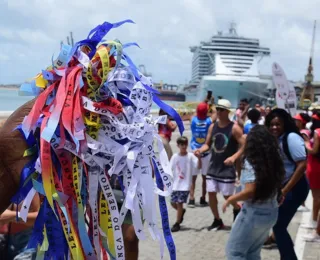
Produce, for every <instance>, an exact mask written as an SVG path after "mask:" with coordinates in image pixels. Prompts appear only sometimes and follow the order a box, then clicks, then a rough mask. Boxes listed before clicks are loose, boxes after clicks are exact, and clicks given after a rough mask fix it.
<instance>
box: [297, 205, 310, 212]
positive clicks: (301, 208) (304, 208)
mask: <svg viewBox="0 0 320 260" xmlns="http://www.w3.org/2000/svg"><path fill="white" fill-rule="evenodd" d="M298 211H299V212H309V211H310V209H308V208H307V207H306V206H302V205H301V206H300V207H299V208H298Z"/></svg>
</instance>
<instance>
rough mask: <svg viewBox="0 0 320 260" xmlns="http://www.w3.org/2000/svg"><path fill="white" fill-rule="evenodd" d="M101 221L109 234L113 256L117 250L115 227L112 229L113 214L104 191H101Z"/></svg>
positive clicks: (104, 230) (109, 243)
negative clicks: (114, 234)
mask: <svg viewBox="0 0 320 260" xmlns="http://www.w3.org/2000/svg"><path fill="white" fill-rule="evenodd" d="M99 209H100V210H99V213H100V216H99V221H100V227H101V229H102V231H103V232H104V233H105V234H106V236H107V241H108V249H109V251H110V253H111V254H112V256H113V257H114V256H115V255H116V251H115V243H114V236H113V229H112V222H111V214H110V211H109V207H108V202H107V200H106V198H105V197H104V195H103V192H100V203H99Z"/></svg>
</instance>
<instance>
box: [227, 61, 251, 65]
mask: <svg viewBox="0 0 320 260" xmlns="http://www.w3.org/2000/svg"><path fill="white" fill-rule="evenodd" d="M223 63H224V64H240V65H241V64H243V65H250V66H251V65H252V62H239V61H233V60H228V61H223Z"/></svg>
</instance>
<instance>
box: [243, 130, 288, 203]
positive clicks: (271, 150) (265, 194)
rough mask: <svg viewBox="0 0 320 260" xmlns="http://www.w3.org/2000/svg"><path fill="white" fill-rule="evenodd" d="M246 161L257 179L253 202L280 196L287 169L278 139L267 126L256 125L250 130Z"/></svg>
mask: <svg viewBox="0 0 320 260" xmlns="http://www.w3.org/2000/svg"><path fill="white" fill-rule="evenodd" d="M244 160H247V161H248V162H249V163H250V164H251V166H252V168H253V170H254V174H255V177H256V181H255V183H256V189H255V194H254V196H253V202H263V201H265V200H267V199H270V198H272V197H275V196H276V195H278V192H279V191H280V189H281V184H282V181H283V179H284V176H285V169H284V165H283V161H282V158H281V155H280V148H279V145H278V142H277V139H276V138H275V137H274V136H273V135H272V134H271V133H270V132H269V130H268V129H267V128H266V127H265V126H261V125H256V126H254V127H253V128H252V129H251V130H250V132H249V134H248V136H247V138H246V144H245V148H244Z"/></svg>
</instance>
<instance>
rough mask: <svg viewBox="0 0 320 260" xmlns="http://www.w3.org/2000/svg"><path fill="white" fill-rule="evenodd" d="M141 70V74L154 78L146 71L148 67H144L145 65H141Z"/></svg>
mask: <svg viewBox="0 0 320 260" xmlns="http://www.w3.org/2000/svg"><path fill="white" fill-rule="evenodd" d="M139 70H140V71H141V73H142V74H143V75H144V76H146V77H152V74H151V73H149V72H147V70H146V66H144V65H143V64H141V65H139Z"/></svg>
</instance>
